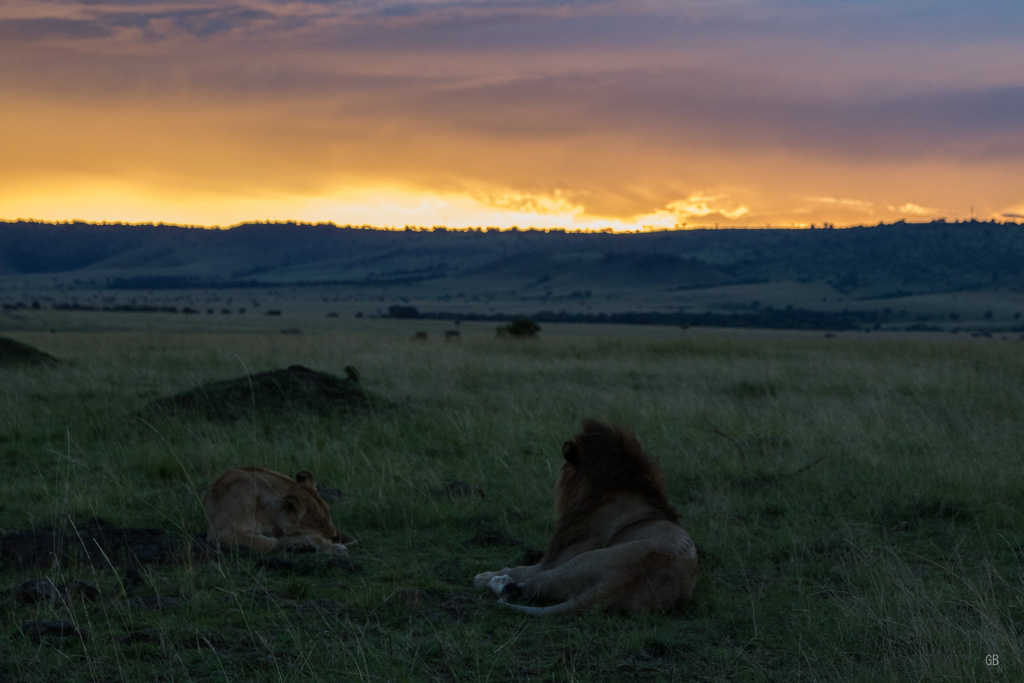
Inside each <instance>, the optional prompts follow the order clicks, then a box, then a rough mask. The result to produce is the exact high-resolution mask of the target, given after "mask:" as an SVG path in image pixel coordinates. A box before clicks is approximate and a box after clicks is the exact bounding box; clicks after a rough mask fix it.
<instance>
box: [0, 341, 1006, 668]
mask: <svg viewBox="0 0 1024 683" xmlns="http://www.w3.org/2000/svg"><path fill="white" fill-rule="evenodd" d="M410 329H411V328H408V327H405V326H403V324H402V323H401V322H400V321H395V322H393V323H385V322H383V321H382V322H380V324H379V325H378V326H377V327H374V328H370V327H367V328H360V329H358V330H350V331H345V332H317V333H307V334H290V335H282V334H280V333H277V332H265V333H264V332H258V331H250V332H245V333H218V332H196V331H193V332H189V331H187V330H181V331H180V332H173V331H159V332H156V331H150V332H124V331H122V332H116V333H113V332H102V331H98V332H87V331H82V332H59V333H47V332H28V331H22V332H17V333H11V335H10V336H12V337H14V338H16V339H17V340H18V341H20V342H23V343H26V344H29V345H31V346H33V347H36V348H38V349H40V350H43V351H45V352H47V353H49V354H51V355H52V356H54V357H55V358H57V359H59V361H60V362H58V363H44V364H40V365H14V366H3V367H0V383H2V386H3V390H2V392H0V482H2V483H0V487H2V492H3V495H2V496H0V535H5V538H6V537H10V535H11V534H15V533H16V532H17V533H21V532H24V531H26V530H58V531H63V532H64V536H63V537H65V538H73V537H74V536H75V534H76V530H79V529H81V528H83V527H85V526H87V525H90V524H92V525H95V524H97V522H96V519H97V518H99V519H100V520H103V521H104V523H106V524H109V525H113V526H115V527H136V528H145V529H154V530H155V529H159V530H162V532H163V533H165V534H167V535H168V536H169V537H171V538H173V539H180V542H181V546H182V547H183V548H185V549H186V550H185V551H184V552H182V553H181V554H180V555H179V556H178V557H177V559H175V560H174V561H171V562H167V563H137V564H132V563H131V562H128V563H127V564H126V563H125V561H124V560H123V559H120V560H119V559H118V558H115V557H109V558H108V557H106V556H100V555H101V554H100V553H99V552H96V551H93V552H92V553H90V552H89V550H88V549H85V550H83V551H80V552H78V553H77V554H70V555H66V556H64V559H62V560H60V561H51V562H49V563H44V564H43V565H42V566H31V567H28V566H21V565H16V564H15V563H13V562H12V561H11V560H10V556H9V555H8V554H7V552H6V550H5V556H4V558H3V560H2V561H3V564H2V565H0V590H4V592H3V593H2V594H0V680H11V681H23V680H24V681H44V680H104V681H107V680H133V681H134V680H208V679H213V680H323V681H330V680H356V681H358V680H380V681H422V680H444V681H456V680H458V681H470V680H471V681H510V680H516V681H520V680H522V681H526V680H537V681H545V680H557V681H562V680H578V681H613V680H614V681H620V680H691V679H697V680H705V679H711V680H732V679H737V680H749V681H769V680H859V681H878V680H892V681H896V680H899V681H906V680H921V681H936V680H951V681H953V680H955V681H964V680H1005V681H1012V680H1020V679H1021V677H1022V675H1024V655H1022V647H1021V645H1022V638H1024V564H1022V563H1024V467H1022V454H1024V422H1022V416H1024V348H1022V346H1021V344H1020V343H1017V342H1003V341H996V340H986V339H967V338H965V337H961V338H955V339H950V338H949V337H948V336H947V337H944V338H942V339H939V338H936V337H920V338H914V337H904V338H884V337H881V336H871V335H860V336H858V337H844V336H842V335H840V336H839V337H838V338H825V337H823V336H821V335H814V336H797V335H790V334H782V335H775V336H765V335H758V334H738V333H732V334H725V333H718V332H715V331H699V332H695V331H690V332H685V333H684V332H682V331H680V330H678V329H669V328H664V329H660V330H651V329H646V328H617V329H613V328H599V327H596V326H595V327H558V326H547V327H545V328H544V329H543V330H542V331H541V333H540V335H539V337H538V338H537V339H533V340H514V339H498V338H496V337H495V336H494V334H493V326H491V327H489V328H488V327H480V328H473V327H471V326H469V325H463V329H462V334H461V339H459V340H458V341H444V340H443V339H442V336H441V335H440V334H437V333H435V332H434V331H431V333H430V335H429V336H428V338H427V339H426V340H425V341H413V340H411V338H410V337H411V334H410ZM474 329H475V330H476V332H474ZM294 364H301V365H303V366H306V367H308V368H311V369H315V370H318V371H321V372H324V373H329V374H331V375H335V376H344V375H345V371H344V368H345V366H348V365H351V366H354V367H355V368H357V369H358V371H359V374H360V377H361V381H362V385H363V387H364V388H365V390H366V391H368V392H370V393H372V394H373V395H374V396H377V397H381V398H382V399H385V401H386V402H380V403H375V404H373V405H371V407H369V408H365V409H359V410H356V409H344V408H343V407H339V408H338V410H337V411H336V412H331V411H327V412H326V413H323V412H317V411H291V412H288V413H286V414H283V413H282V414H275V413H273V412H267V411H261V410H260V406H259V405H258V404H259V402H260V401H261V397H260V396H259V395H257V394H255V393H254V394H253V396H252V403H253V410H252V412H251V414H249V415H247V416H245V417H243V418H241V419H237V420H231V421H225V420H216V419H203V418H202V417H196V416H189V417H183V416H175V415H170V416H167V415H154V414H152V413H150V412H147V411H146V410H145V407H146V406H147V405H148V404H149V403H150V402H151V401H153V400H155V399H158V398H162V397H167V396H172V395H175V394H177V393H179V392H182V391H186V390H190V389H194V388H196V387H198V386H201V385H204V384H206V383H208V382H211V381H214V380H224V379H229V378H237V377H245V376H247V375H248V376H251V375H254V374H256V373H259V372H263V371H266V370H272V369H277V368H284V367H287V366H291V365H294ZM587 416H597V417H604V418H607V419H611V420H614V421H617V422H620V423H622V424H623V425H626V426H628V427H629V428H630V429H632V430H633V431H634V432H635V433H636V434H637V436H638V437H639V439H640V441H641V442H642V443H643V444H644V445H645V446H646V448H647V450H648V451H649V452H650V453H651V454H652V455H653V456H654V457H655V458H656V460H657V461H659V462H660V464H661V465H662V467H663V469H664V473H665V478H666V482H667V486H668V493H669V498H670V500H672V501H673V502H674V504H675V505H676V506H677V508H678V509H679V511H680V513H681V516H682V519H683V524H684V526H685V527H686V528H687V530H688V531H689V532H690V534H691V536H692V537H693V539H694V540H695V541H696V543H697V544H698V549H699V553H700V561H701V563H702V564H701V572H702V573H701V577H700V579H699V581H698V585H697V591H696V597H695V601H694V602H693V603H692V604H691V605H688V606H686V607H683V608H679V609H677V610H674V611H672V612H671V613H669V614H665V615H649V616H636V617H628V618H627V617H621V616H611V615H606V614H601V613H593V614H586V615H582V616H579V617H573V618H568V617H566V618H554V619H548V620H538V619H536V618H534V617H526V616H522V615H519V614H516V613H512V612H510V611H506V610H505V609H503V608H502V607H501V606H499V605H497V604H495V601H494V599H493V598H492V597H491V596H490V595H482V594H480V593H479V592H478V591H476V590H474V589H473V587H472V577H473V576H474V575H475V574H476V573H478V572H480V571H486V570H494V569H498V568H500V567H503V566H509V565H511V564H512V563H522V562H523V561H524V560H525V559H530V558H531V557H533V558H535V557H536V552H537V551H538V550H540V549H541V548H543V545H544V542H545V539H546V537H547V534H548V533H549V531H550V530H551V528H552V525H553V524H552V523H553V511H552V505H551V487H552V484H553V482H554V478H555V473H556V471H557V468H558V466H559V464H560V462H559V458H560V446H561V443H562V441H564V440H565V439H566V438H568V437H569V436H571V434H572V433H573V432H574V431H575V430H576V429H577V428H578V427H579V424H580V420H581V418H583V417H587ZM245 463H253V464H260V465H264V466H267V467H271V468H274V469H278V470H282V471H285V472H288V473H291V474H294V472H295V471H296V470H299V469H308V470H310V471H312V472H313V473H314V474H315V475H316V476H317V478H318V480H319V482H320V483H321V485H322V486H323V487H324V490H325V491H331V492H332V495H331V497H330V498H331V500H332V506H331V507H332V514H333V516H334V520H335V522H336V523H337V525H338V527H339V528H340V529H342V530H343V531H345V532H346V533H348V534H350V535H352V536H355V537H356V538H357V539H358V540H359V543H358V544H357V545H355V546H353V547H352V548H351V549H350V555H349V558H348V560H347V561H338V560H334V559H330V558H328V557H327V556H322V555H321V556H317V555H313V554H301V553H300V554H295V553H293V554H290V555H286V556H283V557H279V558H274V559H273V560H271V561H267V560H263V559H261V558H258V557H254V556H250V555H247V554H245V553H241V552H232V553H222V554H217V553H210V552H207V551H203V552H190V551H188V548H189V547H190V545H193V544H194V545H196V546H197V547H201V545H202V544H201V542H199V541H196V539H197V537H201V535H202V532H203V531H204V530H205V525H204V521H203V516H202V512H201V506H200V501H201V498H202V495H203V491H204V488H205V487H206V486H207V485H208V484H209V483H211V482H212V481H213V480H214V479H215V478H216V476H217V475H218V474H219V473H220V472H221V471H222V470H224V469H226V468H228V467H230V466H233V465H237V464H245ZM55 557H56V556H55ZM40 579H49V580H50V581H51V582H52V585H53V587H54V590H51V591H50V593H46V592H45V591H36V592H26V589H25V588H24V585H25V583H26V582H30V581H35V582H37V583H38V580H40ZM47 585H49V584H47ZM61 588H64V591H63V592H62V591H61ZM51 622H58V623H63V624H66V625H67V626H65V627H62V628H63V630H61V629H56V630H57V631H58V632H56V633H54V632H46V633H43V632H41V627H39V626H38V624H40V623H44V624H45V623H51Z"/></svg>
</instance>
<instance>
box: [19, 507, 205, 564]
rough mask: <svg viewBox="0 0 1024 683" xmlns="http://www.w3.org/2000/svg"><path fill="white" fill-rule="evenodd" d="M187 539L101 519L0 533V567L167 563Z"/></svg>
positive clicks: (184, 550)
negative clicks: (73, 524)
mask: <svg viewBox="0 0 1024 683" xmlns="http://www.w3.org/2000/svg"><path fill="white" fill-rule="evenodd" d="M191 545H192V544H191V542H189V541H188V539H183V538H182V537H181V536H176V535H173V534H170V533H168V532H166V531H164V530H163V529H131V528H123V527H118V526H116V525H114V524H111V523H110V522H107V521H105V520H102V519H92V520H89V521H87V522H85V523H84V524H82V525H81V526H77V527H74V528H68V529H62V530H45V529H31V530H28V531H15V532H13V533H10V534H6V535H4V536H0V568H16V569H24V568H28V567H49V566H51V565H52V564H53V562H54V560H55V559H56V560H57V561H58V562H59V563H60V564H61V565H65V564H67V563H69V562H72V563H82V564H89V565H93V566H97V567H103V566H107V563H108V560H109V562H110V563H113V564H114V565H116V566H133V565H137V564H170V563H172V562H175V561H177V560H178V559H180V558H182V557H185V556H187V555H188V553H190V552H192V547H191Z"/></svg>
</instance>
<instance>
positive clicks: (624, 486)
mask: <svg viewBox="0 0 1024 683" xmlns="http://www.w3.org/2000/svg"><path fill="white" fill-rule="evenodd" d="M562 456H563V457H564V459H565V461H564V462H563V463H562V469H561V473H560V475H559V479H558V483H557V485H556V486H555V507H556V511H557V513H558V515H559V519H558V523H557V525H556V526H555V532H554V534H552V536H551V538H550V540H549V541H548V545H547V548H546V549H545V550H544V555H543V556H542V557H541V560H540V563H539V564H536V565H534V566H532V567H515V568H514V569H502V570H501V571H497V572H486V573H484V574H478V575H477V576H476V578H475V579H474V580H473V584H474V585H475V586H476V587H477V588H490V589H491V591H493V592H494V594H495V595H497V596H498V597H499V598H501V602H503V603H505V604H508V605H509V606H510V607H512V608H514V609H517V610H519V611H521V612H526V613H528V614H537V615H544V614H560V613H564V612H577V611H582V610H585V609H588V608H592V607H599V608H604V609H606V610H609V611H613V612H624V613H629V612H654V611H664V610H667V609H668V608H670V607H671V606H672V605H673V604H675V603H676V602H678V601H680V600H689V599H690V598H691V597H692V595H693V587H694V584H695V583H696V581H697V550H696V548H695V547H694V545H693V541H691V540H690V537H689V536H688V535H687V533H686V532H685V531H684V530H683V529H682V527H680V526H679V515H678V514H676V511H675V510H674V509H673V508H672V506H670V505H669V504H668V501H666V499H665V491H664V486H663V484H662V480H661V473H660V471H659V470H658V469H657V467H656V466H655V465H654V464H653V463H652V462H651V461H650V460H649V459H648V457H647V455H646V454H645V453H644V451H643V449H642V448H641V447H640V444H639V443H638V442H637V440H636V438H635V437H634V436H633V435H632V434H629V433H628V432H626V431H625V430H623V429H621V428H619V427H617V426H614V425H610V424H607V423H605V422H600V421H597V420H585V421H584V422H583V431H582V432H580V433H579V434H577V435H576V436H575V437H573V439H572V440H571V441H566V442H565V444H564V445H563V446H562ZM508 600H522V601H525V602H539V603H555V604H551V605H549V606H546V607H539V606H528V605H518V604H511V603H509V602H507V601H508Z"/></svg>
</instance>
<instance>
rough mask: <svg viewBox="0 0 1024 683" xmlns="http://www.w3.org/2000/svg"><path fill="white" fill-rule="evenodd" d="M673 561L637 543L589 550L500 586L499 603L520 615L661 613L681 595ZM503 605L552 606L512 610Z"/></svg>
mask: <svg viewBox="0 0 1024 683" xmlns="http://www.w3.org/2000/svg"><path fill="white" fill-rule="evenodd" d="M675 561H676V558H675V557H674V555H673V553H671V552H667V551H665V550H664V549H663V548H662V547H661V546H660V544H659V543H657V542H656V541H655V542H652V541H648V540H638V541H632V542H628V543H623V544H621V545H615V546H612V547H610V548H602V549H600V550H591V551H588V552H585V553H580V554H579V555H577V556H575V557H573V558H572V559H570V560H568V561H567V562H565V563H564V564H561V565H559V566H557V567H555V568H553V569H549V570H545V571H538V572H536V573H534V575H533V576H531V577H529V578H527V579H525V580H522V581H516V582H515V583H514V584H513V583H505V584H503V585H502V594H501V596H500V597H503V598H504V600H503V601H504V602H506V604H509V606H511V607H514V608H515V609H519V611H522V612H526V613H529V614H537V615H547V614H560V613H564V612H570V611H583V610H586V609H589V608H590V607H601V608H604V609H608V610H611V611H613V612H651V611H662V610H664V609H667V608H668V607H670V606H671V605H672V603H674V602H675V601H676V600H677V598H678V597H679V595H680V586H679V581H678V580H677V577H676V575H675V574H676V572H675V571H674V570H673V569H672V565H673V564H674V563H675ZM508 600H516V601H517V602H518V601H520V600H521V601H522V602H526V603H540V604H542V605H543V604H546V603H551V604H550V606H549V607H536V608H535V607H529V609H520V608H521V607H527V605H512V604H511V603H509V602H508Z"/></svg>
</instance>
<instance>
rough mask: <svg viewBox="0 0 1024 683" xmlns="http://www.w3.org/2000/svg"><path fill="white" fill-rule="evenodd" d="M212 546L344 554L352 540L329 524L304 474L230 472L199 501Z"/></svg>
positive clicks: (248, 469)
mask: <svg viewBox="0 0 1024 683" xmlns="http://www.w3.org/2000/svg"><path fill="white" fill-rule="evenodd" d="M203 512H204V513H205V514H206V521H207V523H208V524H209V528H208V529H207V531H206V538H207V540H208V541H210V542H211V543H224V544H227V545H239V546H248V547H249V548H252V549H253V550H256V551H258V552H261V553H271V552H275V551H278V550H284V549H286V548H296V549H298V548H305V549H309V548H312V549H315V550H317V551H319V552H322V553H332V554H342V555H347V554H348V549H347V548H346V547H345V544H346V543H348V544H352V543H354V539H352V538H350V537H349V536H346V535H345V534H342V533H340V532H339V531H338V530H337V529H336V528H335V526H334V523H333V522H331V514H330V511H329V510H328V508H327V503H325V502H324V499H323V498H321V497H320V494H319V493H318V492H317V490H316V481H315V480H314V479H313V475H312V474H310V473H309V472H306V471H302V472H299V473H298V474H296V475H295V478H294V479H292V478H291V477H289V476H287V475H285V474H281V473H280V472H275V471H274V470H268V469H267V468H265V467H257V466H252V465H249V466H245V467H235V468H233V469H230V470H228V471H227V472H225V473H224V474H222V475H221V476H220V478H218V479H217V481H215V482H214V483H213V486H211V487H210V488H209V489H208V490H207V491H206V495H205V496H203Z"/></svg>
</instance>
